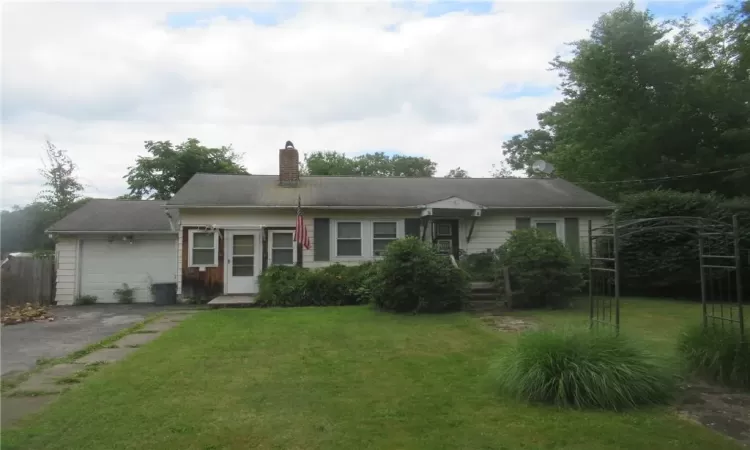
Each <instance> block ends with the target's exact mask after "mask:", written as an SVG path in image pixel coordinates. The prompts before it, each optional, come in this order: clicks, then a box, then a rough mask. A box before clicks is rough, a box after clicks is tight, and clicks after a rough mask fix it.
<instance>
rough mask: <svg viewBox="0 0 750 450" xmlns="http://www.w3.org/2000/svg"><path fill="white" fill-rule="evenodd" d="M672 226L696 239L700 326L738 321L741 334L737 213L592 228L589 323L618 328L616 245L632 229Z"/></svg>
mask: <svg viewBox="0 0 750 450" xmlns="http://www.w3.org/2000/svg"><path fill="white" fill-rule="evenodd" d="M657 230H671V231H674V232H678V233H681V234H685V235H688V236H691V237H694V238H697V240H698V255H697V256H698V261H699V264H700V281H701V305H702V314H703V326H704V327H708V326H709V324H711V325H713V326H716V325H720V326H722V327H724V326H735V325H736V326H737V327H738V329H739V332H740V335H741V337H742V338H743V339H744V333H745V322H744V313H743V286H742V260H741V249H740V230H739V223H738V220H737V216H733V217H732V222H731V224H729V223H726V222H722V221H717V220H712V219H706V218H702V217H684V216H671V217H654V218H646V219H635V220H628V221H621V222H618V221H617V218H616V217H613V218H612V222H611V223H610V224H608V225H605V226H602V227H598V228H593V227H592V223H591V220H589V222H588V234H589V248H588V250H589V251H588V257H589V283H588V284H589V327H590V328H594V327H599V326H607V327H610V328H613V329H614V330H615V332H616V333H619V331H620V270H621V261H620V244H621V239H622V238H624V237H627V236H630V235H633V234H637V233H641V232H646V231H657Z"/></svg>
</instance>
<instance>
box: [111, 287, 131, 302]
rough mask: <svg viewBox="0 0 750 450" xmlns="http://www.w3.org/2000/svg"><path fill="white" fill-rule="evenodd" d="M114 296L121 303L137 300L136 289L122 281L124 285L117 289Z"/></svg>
mask: <svg viewBox="0 0 750 450" xmlns="http://www.w3.org/2000/svg"><path fill="white" fill-rule="evenodd" d="M112 296H113V297H114V298H116V299H117V301H118V302H120V303H124V304H130V303H133V302H134V301H135V289H133V288H131V287H130V286H128V284H127V283H122V287H121V288H119V289H115V291H114V293H113V294H112Z"/></svg>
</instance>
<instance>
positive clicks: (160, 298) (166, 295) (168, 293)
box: [151, 283, 177, 305]
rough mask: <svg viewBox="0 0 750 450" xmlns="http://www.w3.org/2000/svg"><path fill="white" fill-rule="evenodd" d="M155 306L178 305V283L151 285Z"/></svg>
mask: <svg viewBox="0 0 750 450" xmlns="http://www.w3.org/2000/svg"><path fill="white" fill-rule="evenodd" d="M151 294H152V295H153V296H154V305H174V304H175V303H177V283H154V284H152V285H151Z"/></svg>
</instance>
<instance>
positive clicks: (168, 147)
mask: <svg viewBox="0 0 750 450" xmlns="http://www.w3.org/2000/svg"><path fill="white" fill-rule="evenodd" d="M145 148H146V151H147V152H148V153H149V154H150V155H151V156H139V157H138V160H137V161H136V164H135V166H133V167H129V168H128V174H127V175H126V176H125V177H124V178H126V179H127V182H128V187H129V188H130V193H129V194H128V197H129V198H148V199H158V200H167V199H169V198H171V197H172V196H173V195H174V194H175V193H176V192H177V191H178V190H179V189H180V188H181V187H182V186H183V185H184V184H185V183H187V182H188V180H189V179H190V178H191V177H192V176H193V175H195V174H196V173H198V172H201V173H229V174H246V173H247V170H246V169H245V167H243V166H242V164H241V163H240V160H241V155H239V154H238V153H235V152H234V151H233V150H232V147H231V146H229V147H224V146H222V147H206V146H204V145H201V143H200V141H198V139H192V138H191V139H188V140H187V141H185V142H183V143H182V144H178V145H173V144H172V143H171V142H170V141H146V144H145Z"/></svg>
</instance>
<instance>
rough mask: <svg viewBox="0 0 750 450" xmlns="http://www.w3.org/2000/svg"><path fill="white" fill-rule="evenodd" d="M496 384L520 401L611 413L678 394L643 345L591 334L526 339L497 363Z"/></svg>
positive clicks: (536, 334)
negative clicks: (593, 409) (598, 409)
mask: <svg viewBox="0 0 750 450" xmlns="http://www.w3.org/2000/svg"><path fill="white" fill-rule="evenodd" d="M496 380H497V383H498V385H499V387H500V388H501V390H502V391H504V392H506V393H508V394H510V395H513V396H515V397H517V398H518V399H521V400H525V401H530V402H542V403H549V404H554V405H557V406H565V407H573V408H602V409H611V410H621V409H624V408H632V407H636V406H641V405H650V404H661V403H666V402H667V401H668V400H669V399H670V397H671V395H672V392H673V389H674V379H673V377H671V376H670V375H669V373H668V371H666V370H665V369H664V368H663V367H662V366H661V365H659V364H658V363H657V362H656V359H654V358H653V357H652V356H651V355H649V354H648V353H647V352H645V351H644V350H643V349H642V348H641V347H640V346H638V345H636V344H635V343H634V342H632V341H630V340H629V339H627V338H626V337H624V336H622V335H620V336H617V335H615V334H613V333H594V332H591V331H590V330H587V329H586V330H565V331H535V332H528V333H524V334H522V335H521V336H519V338H518V341H517V342H516V344H515V346H514V347H512V348H511V349H510V350H509V351H507V352H506V353H505V354H503V355H502V356H501V358H500V359H499V361H498V363H497V367H496Z"/></svg>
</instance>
